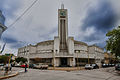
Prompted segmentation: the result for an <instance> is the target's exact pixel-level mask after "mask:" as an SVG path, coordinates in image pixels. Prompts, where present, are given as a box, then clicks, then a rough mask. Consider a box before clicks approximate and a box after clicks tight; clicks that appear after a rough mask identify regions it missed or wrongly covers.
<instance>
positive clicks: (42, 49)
mask: <svg viewBox="0 0 120 80" xmlns="http://www.w3.org/2000/svg"><path fill="white" fill-rule="evenodd" d="M18 57H26V58H27V59H28V60H29V62H30V63H44V64H48V65H55V66H76V65H85V64H87V63H97V64H99V65H100V63H101V60H103V59H104V50H103V49H102V48H99V47H98V46H95V45H92V46H88V45H87V44H86V43H84V42H81V41H76V40H74V37H69V36H68V12H67V9H64V5H63V4H62V5H61V9H58V36H56V37H54V40H49V41H44V42H40V43H37V44H36V45H28V46H25V47H22V48H19V49H18Z"/></svg>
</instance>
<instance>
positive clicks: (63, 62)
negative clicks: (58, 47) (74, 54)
mask: <svg viewBox="0 0 120 80" xmlns="http://www.w3.org/2000/svg"><path fill="white" fill-rule="evenodd" d="M60 62H61V64H60V66H61V67H67V66H68V65H67V58H60Z"/></svg>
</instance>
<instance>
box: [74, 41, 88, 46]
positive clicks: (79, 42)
mask: <svg viewBox="0 0 120 80" xmlns="http://www.w3.org/2000/svg"><path fill="white" fill-rule="evenodd" d="M74 44H80V45H85V46H88V45H87V44H86V43H84V42H81V41H76V40H74Z"/></svg>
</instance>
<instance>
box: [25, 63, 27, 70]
mask: <svg viewBox="0 0 120 80" xmlns="http://www.w3.org/2000/svg"><path fill="white" fill-rule="evenodd" d="M25 72H27V63H25Z"/></svg>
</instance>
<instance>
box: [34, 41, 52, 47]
mask: <svg viewBox="0 0 120 80" xmlns="http://www.w3.org/2000/svg"><path fill="white" fill-rule="evenodd" d="M53 43H54V40H48V41H43V42H39V43H37V44H36V46H38V45H50V44H53Z"/></svg>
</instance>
